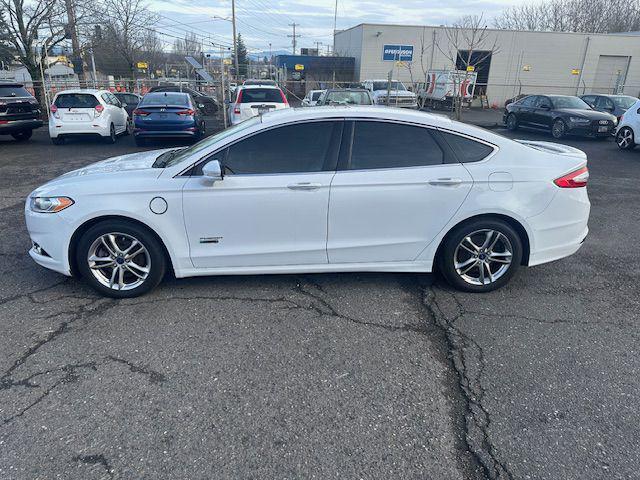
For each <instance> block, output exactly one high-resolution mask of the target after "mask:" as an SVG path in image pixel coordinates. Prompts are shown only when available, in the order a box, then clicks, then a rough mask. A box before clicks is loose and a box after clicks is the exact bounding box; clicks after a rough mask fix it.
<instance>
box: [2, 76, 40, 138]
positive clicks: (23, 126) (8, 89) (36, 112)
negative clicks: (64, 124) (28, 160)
mask: <svg viewBox="0 0 640 480" xmlns="http://www.w3.org/2000/svg"><path fill="white" fill-rule="evenodd" d="M40 114H41V111H40V105H38V101H37V100H36V99H35V98H34V96H33V95H31V94H30V93H29V92H27V90H25V88H24V85H22V84H21V83H0V135H11V136H12V137H13V138H15V139H16V140H18V141H20V140H28V139H29V138H31V133H32V131H33V130H34V129H36V128H40V127H41V126H42V120H41V119H40Z"/></svg>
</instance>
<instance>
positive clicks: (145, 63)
mask: <svg viewBox="0 0 640 480" xmlns="http://www.w3.org/2000/svg"><path fill="white" fill-rule="evenodd" d="M136 66H137V67H138V68H140V69H144V68H149V64H148V63H147V62H138V63H137V64H136Z"/></svg>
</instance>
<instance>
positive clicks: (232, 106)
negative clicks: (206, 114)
mask: <svg viewBox="0 0 640 480" xmlns="http://www.w3.org/2000/svg"><path fill="white" fill-rule="evenodd" d="M284 108H289V102H288V101H287V97H285V95H284V92H283V91H282V90H280V88H279V87H275V86H272V85H242V86H240V87H238V88H236V90H235V98H234V99H232V101H231V102H230V103H229V122H230V123H231V125H235V124H236V123H240V122H242V121H244V120H247V119H249V118H252V117H256V116H258V115H262V114H264V113H268V112H272V111H274V110H282V109H284Z"/></svg>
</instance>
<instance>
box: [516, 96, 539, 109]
mask: <svg viewBox="0 0 640 480" xmlns="http://www.w3.org/2000/svg"><path fill="white" fill-rule="evenodd" d="M536 98H537V97H536V96H535V95H531V96H529V97H525V98H523V99H522V100H520V101H519V102H518V105H522V106H523V107H533V106H534V104H535V102H536Z"/></svg>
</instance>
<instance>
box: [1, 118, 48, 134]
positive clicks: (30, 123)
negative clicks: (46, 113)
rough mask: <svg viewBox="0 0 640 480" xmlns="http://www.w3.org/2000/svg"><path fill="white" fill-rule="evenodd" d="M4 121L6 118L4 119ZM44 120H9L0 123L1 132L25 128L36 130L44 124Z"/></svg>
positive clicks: (8, 132)
mask: <svg viewBox="0 0 640 480" xmlns="http://www.w3.org/2000/svg"><path fill="white" fill-rule="evenodd" d="M2 121H3V122H4V121H6V120H2ZM42 123H43V122H42V120H38V119H35V118H34V119H29V120H8V123H0V134H2V135H5V134H7V135H8V134H11V133H16V132H21V131H23V130H34V129H36V128H40V127H41V126H42Z"/></svg>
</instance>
